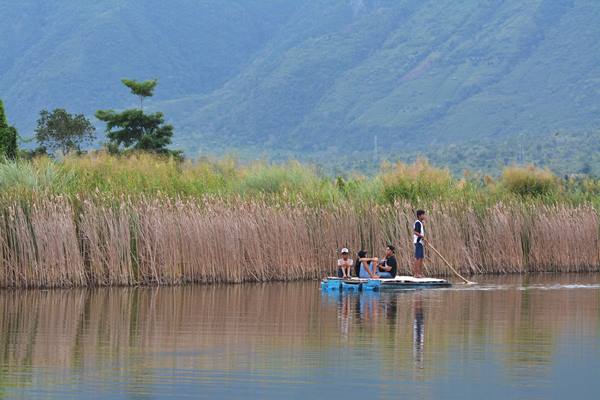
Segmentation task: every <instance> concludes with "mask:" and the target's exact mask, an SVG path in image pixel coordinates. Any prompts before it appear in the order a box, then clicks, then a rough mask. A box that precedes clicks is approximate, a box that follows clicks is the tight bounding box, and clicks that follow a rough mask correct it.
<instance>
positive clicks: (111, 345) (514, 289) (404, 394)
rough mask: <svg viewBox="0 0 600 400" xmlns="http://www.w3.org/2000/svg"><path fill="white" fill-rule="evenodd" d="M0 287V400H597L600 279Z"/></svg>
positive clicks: (549, 277)
mask: <svg viewBox="0 0 600 400" xmlns="http://www.w3.org/2000/svg"><path fill="white" fill-rule="evenodd" d="M478 280H479V281H480V282H481V283H482V284H481V285H479V286H475V287H457V288H454V289H448V290H435V291H434V290H430V291H414V292H403V293H382V294H377V293H370V294H339V293H338V294H326V293H321V292H320V290H319V287H318V286H319V285H318V282H303V283H288V284H284V283H272V284H262V285H254V284H249V285H233V286H194V287H180V288H143V289H139V288H137V289H96V290H60V291H0V311H1V314H0V324H1V326H0V335H1V337H0V346H1V347H0V398H28V399H29V398H48V399H64V398H87V399H101V398H102V399H159V398H177V397H178V398H244V397H250V398H267V399H280V398H303V399H312V398H342V397H343V398H347V399H366V398H411V397H412V398H423V399H440V398H456V399H465V398H483V397H485V398H486V399H509V398H522V399H549V398H556V399H564V398H572V399H576V398H598V395H599V394H600V276H599V275H545V276H535V277H508V278H506V277H486V278H479V279H478Z"/></svg>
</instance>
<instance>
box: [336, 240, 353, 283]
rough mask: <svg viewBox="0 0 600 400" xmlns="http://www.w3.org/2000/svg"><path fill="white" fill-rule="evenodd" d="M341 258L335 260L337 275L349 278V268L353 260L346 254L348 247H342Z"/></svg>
mask: <svg viewBox="0 0 600 400" xmlns="http://www.w3.org/2000/svg"><path fill="white" fill-rule="evenodd" d="M341 253H342V258H340V259H338V261H337V265H338V277H340V278H350V276H351V275H350V269H351V268H352V264H353V261H352V259H351V258H350V257H349V256H348V249H347V248H345V247H344V248H343V249H342V251H341Z"/></svg>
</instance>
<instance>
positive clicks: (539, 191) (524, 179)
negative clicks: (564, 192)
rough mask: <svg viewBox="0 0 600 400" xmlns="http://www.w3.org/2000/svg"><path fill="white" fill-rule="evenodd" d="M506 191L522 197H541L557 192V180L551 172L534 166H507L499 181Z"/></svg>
mask: <svg viewBox="0 0 600 400" xmlns="http://www.w3.org/2000/svg"><path fill="white" fill-rule="evenodd" d="M500 183H501V185H502V187H503V188H504V189H506V190H507V191H508V192H510V193H513V194H516V195H519V196H523V197H542V196H550V195H553V194H556V193H558V191H559V187H560V185H559V182H558V180H557V178H556V176H554V174H553V173H552V172H550V171H549V170H547V169H539V168H536V167H534V166H528V167H519V166H512V167H507V168H505V169H504V171H503V172H502V178H501V181H500Z"/></svg>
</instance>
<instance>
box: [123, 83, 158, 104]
mask: <svg viewBox="0 0 600 400" xmlns="http://www.w3.org/2000/svg"><path fill="white" fill-rule="evenodd" d="M121 82H123V84H124V85H125V86H127V87H128V88H129V89H131V93H132V94H134V95H136V96H138V97H139V98H140V109H141V110H143V109H144V98H145V97H152V95H154V88H155V87H156V85H157V84H158V79H150V80H147V81H141V82H138V81H136V80H133V79H121Z"/></svg>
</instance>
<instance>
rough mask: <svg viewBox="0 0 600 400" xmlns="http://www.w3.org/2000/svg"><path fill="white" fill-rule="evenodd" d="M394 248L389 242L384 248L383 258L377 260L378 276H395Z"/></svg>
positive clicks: (396, 266)
mask: <svg viewBox="0 0 600 400" xmlns="http://www.w3.org/2000/svg"><path fill="white" fill-rule="evenodd" d="M395 253H396V248H395V247H394V246H392V245H391V244H390V245H388V246H387V247H386V248H385V258H384V259H383V260H381V261H380V262H379V265H378V267H377V270H378V273H377V275H379V277H380V278H395V277H396V271H397V270H398V261H396V255H395Z"/></svg>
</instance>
